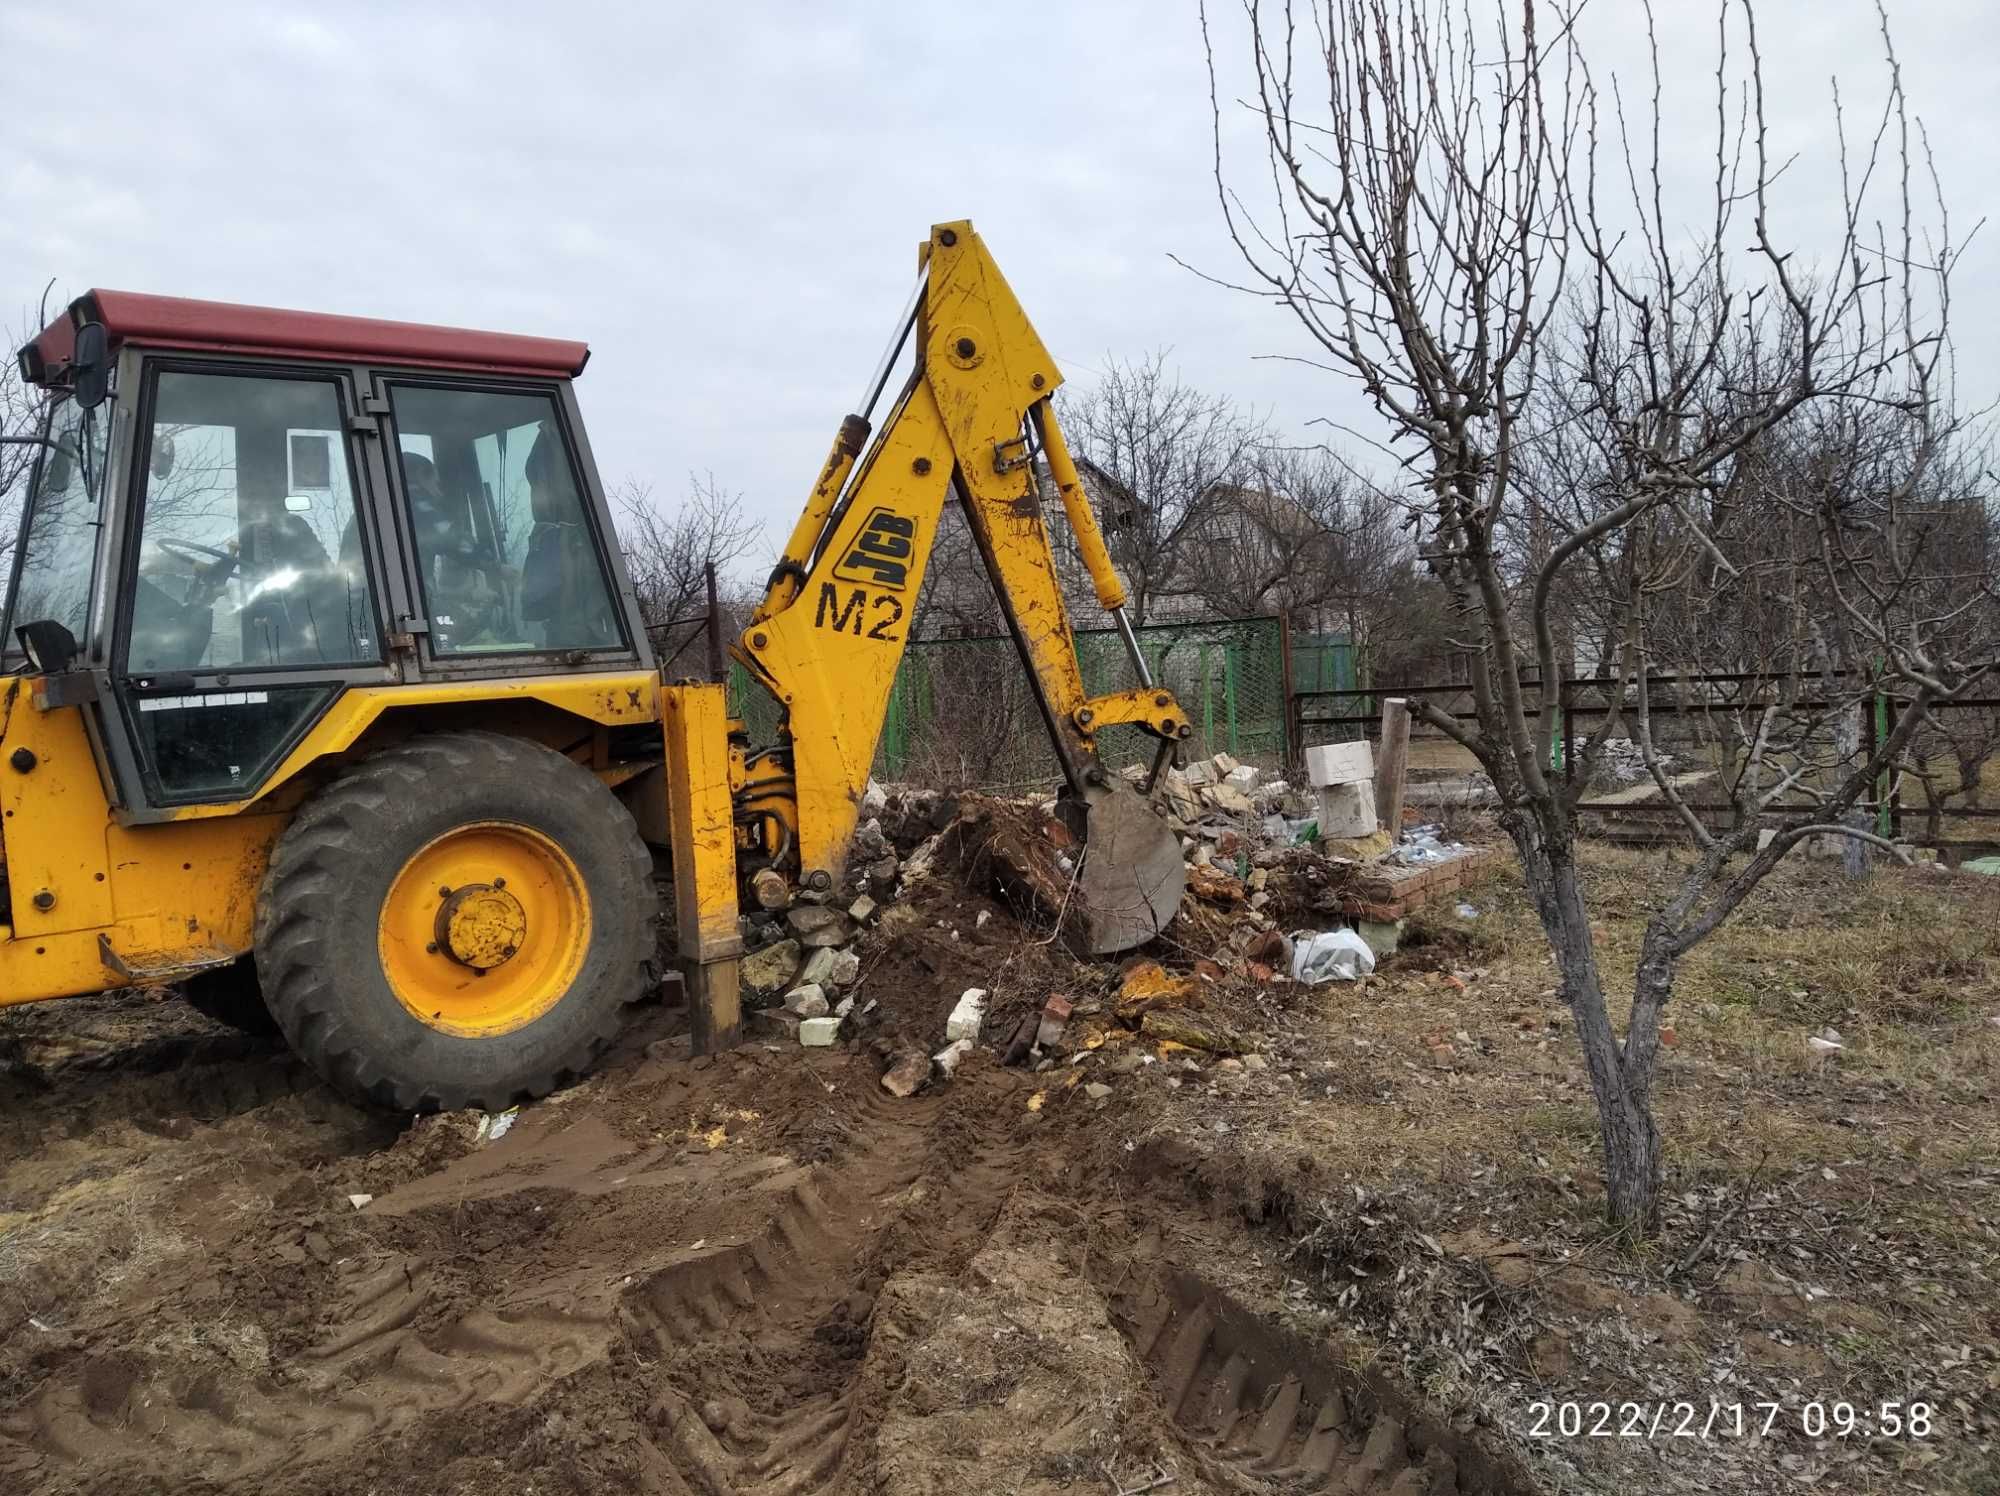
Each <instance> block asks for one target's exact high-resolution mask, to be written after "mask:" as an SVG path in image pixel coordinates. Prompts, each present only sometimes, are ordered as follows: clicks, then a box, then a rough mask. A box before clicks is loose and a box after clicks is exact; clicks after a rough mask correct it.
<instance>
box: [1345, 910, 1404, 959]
mask: <svg viewBox="0 0 2000 1496" xmlns="http://www.w3.org/2000/svg"><path fill="white" fill-rule="evenodd" d="M1354 928H1355V931H1356V933H1357V934H1359V935H1360V936H1361V938H1362V939H1363V940H1365V941H1367V942H1368V949H1369V950H1371V951H1373V952H1374V953H1375V959H1376V960H1378V961H1379V960H1381V959H1382V958H1383V957H1384V956H1393V955H1395V954H1396V942H1397V940H1398V939H1400V938H1401V936H1402V933H1403V922H1402V921H1401V920H1400V919H1396V920H1379V919H1359V920H1356V921H1355V922H1354Z"/></svg>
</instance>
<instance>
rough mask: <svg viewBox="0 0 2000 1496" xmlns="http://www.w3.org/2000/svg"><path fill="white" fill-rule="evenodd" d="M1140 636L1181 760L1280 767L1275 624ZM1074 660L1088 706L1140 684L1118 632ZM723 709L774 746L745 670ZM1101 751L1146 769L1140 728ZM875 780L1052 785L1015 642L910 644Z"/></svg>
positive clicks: (1336, 653)
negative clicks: (1168, 701)
mask: <svg viewBox="0 0 2000 1496" xmlns="http://www.w3.org/2000/svg"><path fill="white" fill-rule="evenodd" d="M1138 636H1139V647H1140V650H1141V651H1142V652H1143V653H1144V655H1145V657H1146V663H1147V666H1148V668H1149V669H1150V670H1151V671H1152V674H1153V679H1154V681H1155V682H1157V683H1159V684H1162V685H1165V686H1167V687H1169V688H1170V689H1171V690H1172V691H1173V693H1174V695H1175V696H1176V697H1177V698H1178V699H1179V701H1180V703H1181V705H1182V707H1183V708H1184V709H1185V710H1186V711H1187V713H1188V716H1189V717H1190V719H1192V721H1193V723H1194V729H1195V736H1194V739H1193V741H1192V742H1191V743H1189V744H1188V745H1187V753H1186V756H1187V757H1201V756H1206V755H1209V754H1214V753H1228V754H1230V755H1231V756H1233V757H1235V758H1239V759H1241V760H1243V761H1244V762H1245V763H1254V764H1258V765H1260V766H1263V767H1269V768H1275V767H1277V766H1279V765H1281V764H1282V763H1283V762H1284V759H1285V729H1286V711H1285V696H1286V684H1285V645H1284V635H1283V632H1282V628H1281V625H1280V623H1279V620H1277V619H1276V618H1232V619H1219V620H1207V621H1202V622H1197V623H1174V624H1158V625H1153V626H1149V627H1146V628H1143V629H1140V630H1139V631H1138ZM1302 642H1303V643H1304V644H1305V645H1306V648H1307V650H1308V651H1310V652H1312V658H1313V665H1312V668H1313V669H1314V670H1315V671H1316V672H1317V671H1320V670H1321V669H1322V668H1324V669H1327V670H1332V671H1335V672H1337V671H1338V670H1339V669H1341V668H1343V667H1342V666H1341V664H1340V663H1339V660H1340V659H1346V658H1347V655H1346V652H1345V651H1346V646H1345V641H1344V640H1338V641H1336V640H1332V639H1320V638H1315V639H1311V640H1307V641H1302ZM1076 651H1077V659H1078V661H1079V663H1080V664H1081V665H1082V667H1083V684H1084V689H1085V690H1087V691H1089V692H1090V693H1091V694H1092V695H1101V694H1103V693H1105V692H1109V691H1116V690H1121V689H1123V688H1125V687H1128V686H1132V685H1136V684H1137V680H1136V678H1135V677H1134V675H1133V674H1132V669H1131V665H1130V662H1129V661H1128V660H1127V658H1126V655H1125V646H1124V644H1123V642H1122V641H1121V640H1120V638H1119V636H1118V633H1117V631H1116V630H1115V629H1085V630H1080V631H1079V632H1078V633H1077V635H1076ZM1322 656H1323V657H1324V658H1325V660H1326V662H1327V663H1325V664H1324V665H1322V663H1321V660H1322ZM1295 663H1296V661H1295ZM1347 668H1350V669H1351V665H1350V666H1349V667H1347ZM1314 678H1315V679H1317V678H1319V677H1318V675H1317V674H1316V675H1315V677H1314ZM730 705H731V709H732V710H733V711H735V712H736V714H737V715H739V716H742V717H743V718H744V719H745V720H746V722H748V724H749V726H750V732H751V738H752V741H754V742H769V741H771V740H772V738H773V736H774V735H775V728H776V724H777V703H776V702H775V701H773V700H772V699H771V698H770V696H769V695H768V694H767V693H766V692H764V691H763V690H761V689H760V688H759V687H757V686H756V685H755V684H754V683H753V682H752V681H751V680H750V679H749V677H748V676H747V675H746V674H745V673H744V672H743V670H742V667H741V666H732V668H731V671H730ZM1098 743H1099V751H1100V753H1101V754H1102V755H1103V757H1104V759H1105V761H1106V762H1107V763H1108V764H1110V765H1111V766H1112V767H1113V768H1122V767H1123V766H1124V765H1126V764H1128V763H1151V761H1152V756H1153V741H1152V739H1150V738H1148V737H1146V735H1145V734H1144V733H1142V732H1140V731H1139V729H1138V728H1136V727H1113V728H1107V729H1105V731H1103V732H1102V733H1100V734H1099V736H1098ZM875 773H876V776H877V777H878V778H881V779H884V780H898V781H911V782H916V783H927V784H937V785H949V786H973V785H977V786H983V787H986V788H994V789H998V788H1025V787H1030V786H1036V785H1042V784H1047V783H1050V782H1052V781H1053V780H1054V778H1055V774H1056V769H1055V760H1054V757H1053V755H1052V753H1051V752H1050V749H1049V743H1048V730H1047V728H1046V727H1044V725H1043V723H1042V719H1041V714H1040V709H1039V708H1038V706H1037V705H1036V702H1035V698H1034V694H1033V692H1032V690H1031V689H1030V688H1029V685H1028V679H1027V674H1026V672H1025V671H1024V670H1023V669H1022V666H1021V660H1020V656H1019V654H1018V653H1017V652H1016V650H1015V647H1014V641H1013V640H1012V639H1011V638H1010V637H1007V636H1005V635H1001V636H996V637H991V638H979V639H923V640H917V641H914V642H913V643H912V644H911V645H910V647H909V650H908V652H907V653H906V654H905V655H904V657H903V663H902V666H901V668H900V669H899V670H898V671H897V673H896V683H895V686H894V687H893V689H892V690H891V693H890V697H889V709H888V712H887V713H886V716H885V719H884V723H883V730H882V742H881V745H880V747H879V748H878V749H877V751H876V756H875Z"/></svg>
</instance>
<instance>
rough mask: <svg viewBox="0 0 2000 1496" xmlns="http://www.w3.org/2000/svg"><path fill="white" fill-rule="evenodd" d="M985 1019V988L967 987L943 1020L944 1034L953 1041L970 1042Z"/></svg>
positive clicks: (977, 1035) (977, 1033)
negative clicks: (955, 1005) (949, 1015)
mask: <svg viewBox="0 0 2000 1496" xmlns="http://www.w3.org/2000/svg"><path fill="white" fill-rule="evenodd" d="M985 1021H986V989H985V988H984V987H968V988H966V989H965V991H964V993H963V994H962V995H961V996H960V997H959V999H958V1006H957V1007H955V1008H953V1009H952V1010H951V1017H949V1018H947V1019H946V1020H945V1021H944V1036H945V1038H946V1039H948V1040H951V1041H953V1042H954V1043H955V1042H957V1041H959V1040H964V1041H966V1042H968V1043H970V1042H971V1041H972V1040H974V1039H977V1038H978V1037H979V1026H980V1025H981V1024H982V1023H984V1022H985ZM939 1063H943V1062H942V1061H940V1062H939Z"/></svg>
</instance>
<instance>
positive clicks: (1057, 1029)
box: [1035, 993, 1075, 1049]
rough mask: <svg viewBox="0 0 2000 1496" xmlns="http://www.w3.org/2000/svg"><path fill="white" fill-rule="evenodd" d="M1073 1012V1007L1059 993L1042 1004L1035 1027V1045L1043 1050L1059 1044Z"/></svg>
mask: <svg viewBox="0 0 2000 1496" xmlns="http://www.w3.org/2000/svg"><path fill="white" fill-rule="evenodd" d="M1074 1011H1075V1007H1074V1005H1073V1004H1072V1003H1071V1002H1070V1000H1069V999H1068V998H1066V997H1064V996H1063V995H1062V994H1061V993H1057V994H1055V995H1054V996H1052V997H1051V998H1050V999H1049V1000H1048V1001H1047V1002H1045V1003H1043V1004H1042V1016H1041V1020H1040V1022H1039V1023H1038V1024H1037V1025H1036V1030H1035V1043H1036V1044H1038V1045H1040V1046H1041V1047H1042V1048H1043V1049H1053V1048H1055V1046H1056V1045H1058V1044H1060V1043H1061V1042H1062V1037H1063V1034H1064V1033H1065V1032H1066V1031H1067V1030H1068V1028H1069V1019H1070V1014H1071V1013H1073V1012H1074Z"/></svg>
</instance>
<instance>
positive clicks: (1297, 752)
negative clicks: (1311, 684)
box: [1278, 608, 1306, 769]
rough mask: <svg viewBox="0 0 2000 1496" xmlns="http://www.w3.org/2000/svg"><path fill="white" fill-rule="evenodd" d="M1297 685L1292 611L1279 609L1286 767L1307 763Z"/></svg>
mask: <svg viewBox="0 0 2000 1496" xmlns="http://www.w3.org/2000/svg"><path fill="white" fill-rule="evenodd" d="M1296 685H1297V681H1296V679H1295V678H1294V677H1293V675H1292V610H1291V609H1290V608H1280V609H1278V690H1279V691H1280V693H1282V694H1283V696H1284V698H1285V744H1284V752H1285V767H1286V768H1288V769H1289V768H1293V767H1295V766H1296V765H1298V764H1300V763H1303V762H1304V761H1305V756H1306V750H1305V745H1304V743H1303V741H1302V733H1301V730H1300V728H1299V725H1298V719H1299V708H1298V703H1297V702H1296V701H1294V700H1293V699H1292V692H1293V690H1294V688H1295V687H1296Z"/></svg>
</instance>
